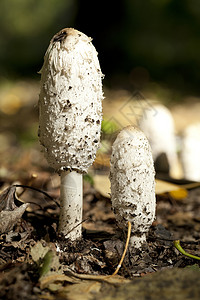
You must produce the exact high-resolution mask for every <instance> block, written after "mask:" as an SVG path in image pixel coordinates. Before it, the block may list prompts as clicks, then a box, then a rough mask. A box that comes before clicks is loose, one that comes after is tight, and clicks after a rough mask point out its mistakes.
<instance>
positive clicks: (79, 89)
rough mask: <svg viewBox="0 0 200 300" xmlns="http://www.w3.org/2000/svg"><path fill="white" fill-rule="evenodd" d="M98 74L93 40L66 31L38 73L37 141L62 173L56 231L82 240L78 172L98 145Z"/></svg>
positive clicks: (56, 39) (57, 37) (53, 43)
mask: <svg viewBox="0 0 200 300" xmlns="http://www.w3.org/2000/svg"><path fill="white" fill-rule="evenodd" d="M102 99H103V92H102V73H101V69H100V65H99V61H98V57H97V52H96V50H95V48H94V46H93V45H92V43H91V38H89V37H88V36H86V35H85V34H83V33H81V32H79V31H78V30H75V29H73V28H65V29H63V30H61V31H60V32H58V33H57V34H56V35H55V36H54V37H53V38H52V40H51V41H50V45H49V47H48V49H47V51H46V54H45V57H44V64H43V67H42V69H41V91H40V97H39V140H40V143H41V145H42V146H43V149H44V155H45V157H46V159H47V161H48V163H49V165H50V166H51V167H52V168H54V169H55V171H56V172H58V173H59V174H60V175H61V188H60V202H61V211H60V220H59V232H60V233H62V234H63V235H64V236H65V237H66V238H69V239H71V240H76V239H79V238H80V237H81V234H82V230H81V228H82V227H81V222H82V197H83V196H82V174H84V173H86V172H87V170H88V168H89V167H90V166H91V164H92V163H93V161H94V159H95V156H96V151H97V149H98V147H99V142H100V131H101V120H102Z"/></svg>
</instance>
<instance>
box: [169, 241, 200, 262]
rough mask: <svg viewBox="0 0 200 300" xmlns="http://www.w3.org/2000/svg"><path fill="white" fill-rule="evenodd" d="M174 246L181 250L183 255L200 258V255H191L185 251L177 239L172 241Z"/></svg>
mask: <svg viewBox="0 0 200 300" xmlns="http://www.w3.org/2000/svg"><path fill="white" fill-rule="evenodd" d="M174 246H175V248H176V249H177V250H178V251H179V252H181V253H182V254H183V255H185V256H188V257H190V258H194V259H198V260H200V257H199V256H196V255H192V254H190V253H188V252H186V251H185V250H184V249H183V248H182V247H181V245H180V241H179V240H176V241H174Z"/></svg>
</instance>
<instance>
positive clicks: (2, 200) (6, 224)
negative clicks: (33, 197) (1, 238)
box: [0, 186, 29, 234]
mask: <svg viewBox="0 0 200 300" xmlns="http://www.w3.org/2000/svg"><path fill="white" fill-rule="evenodd" d="M15 192H16V187H15V186H10V187H8V188H7V189H6V190H4V191H3V192H2V193H1V195H0V211H1V212H0V234H2V233H5V232H9V231H11V230H12V229H13V227H14V226H15V225H16V224H17V222H18V221H19V220H20V219H21V217H22V215H23V213H24V212H25V210H26V208H27V207H28V206H29V203H25V204H22V205H21V206H20V207H17V206H16V205H15V203H14V200H15V199H16V195H15Z"/></svg>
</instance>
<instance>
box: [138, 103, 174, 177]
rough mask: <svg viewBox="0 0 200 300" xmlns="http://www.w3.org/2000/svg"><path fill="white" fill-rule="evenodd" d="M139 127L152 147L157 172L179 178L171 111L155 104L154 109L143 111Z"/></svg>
mask: <svg viewBox="0 0 200 300" xmlns="http://www.w3.org/2000/svg"><path fill="white" fill-rule="evenodd" d="M139 127H140V129H141V130H142V131H143V132H144V134H145V135H146V137H147V138H148V140H149V143H150V145H151V149H152V154H153V159H154V163H155V169H156V172H157V173H169V175H170V176H171V177H178V175H179V174H178V173H179V162H178V156H177V151H176V136H175V128H174V120H173V118H172V115H171V112H170V110H169V109H168V108H166V107H165V106H164V105H162V104H154V105H153V106H152V109H150V108H148V109H145V110H144V111H143V114H142V117H141V118H140V120H139Z"/></svg>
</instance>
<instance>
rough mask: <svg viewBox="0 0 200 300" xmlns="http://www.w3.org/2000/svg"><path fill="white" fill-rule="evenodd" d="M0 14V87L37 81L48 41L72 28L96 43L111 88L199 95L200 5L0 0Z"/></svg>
mask: <svg viewBox="0 0 200 300" xmlns="http://www.w3.org/2000/svg"><path fill="white" fill-rule="evenodd" d="M0 12H1V18H0V68H1V72H0V77H1V78H0V79H1V80H5V79H8V78H12V79H15V78H20V77H29V78H36V79H38V80H39V76H38V75H37V72H38V71H39V69H40V67H41V65H42V61H43V55H44V53H45V50H46V48H47V46H48V44H49V40H50V39H51V37H52V36H53V35H54V34H55V33H56V32H57V31H59V30H60V29H62V28H63V27H75V28H76V29H78V30H80V31H83V32H84V33H86V34H87V35H89V36H91V37H92V38H93V43H94V45H95V47H96V48H97V51H98V52H99V59H100V63H101V67H102V71H103V73H104V74H105V75H106V77H105V81H104V84H105V85H107V86H108V87H110V88H113V87H122V88H127V89H130V90H131V89H134V88H139V89H141V88H143V87H145V86H146V85H150V84H151V83H152V82H157V83H159V84H163V85H164V86H166V87H168V88H171V89H174V90H177V91H179V92H180V93H181V94H187V93H188V94H194V95H198V93H199V92H200V85H199V80H200V72H199V69H200V55H199V52H200V38H199V33H200V5H199V1H198V0H181V1H180V0H148V1H146V0H118V1H113V0H110V1H108V0H101V1H92V0H85V1H83V0H1V1H0Z"/></svg>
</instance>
